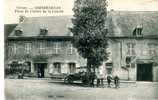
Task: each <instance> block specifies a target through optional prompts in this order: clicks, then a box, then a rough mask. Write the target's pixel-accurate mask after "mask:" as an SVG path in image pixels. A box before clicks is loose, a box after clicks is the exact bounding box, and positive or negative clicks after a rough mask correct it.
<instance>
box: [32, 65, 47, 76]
mask: <svg viewBox="0 0 158 100" xmlns="http://www.w3.org/2000/svg"><path fill="white" fill-rule="evenodd" d="M46 66H47V63H35V69H36V71H37V77H38V78H44V76H45V68H46Z"/></svg>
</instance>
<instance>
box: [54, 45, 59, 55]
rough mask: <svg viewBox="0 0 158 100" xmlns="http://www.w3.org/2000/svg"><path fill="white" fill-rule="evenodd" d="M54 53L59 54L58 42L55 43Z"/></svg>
mask: <svg viewBox="0 0 158 100" xmlns="http://www.w3.org/2000/svg"><path fill="white" fill-rule="evenodd" d="M54 49H55V54H59V50H60V47H59V43H55V48H54Z"/></svg>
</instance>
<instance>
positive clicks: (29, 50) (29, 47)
mask: <svg viewBox="0 0 158 100" xmlns="http://www.w3.org/2000/svg"><path fill="white" fill-rule="evenodd" d="M25 52H26V54H29V53H30V52H31V43H26V44H25Z"/></svg>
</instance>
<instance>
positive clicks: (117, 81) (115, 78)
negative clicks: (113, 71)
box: [114, 75, 120, 88]
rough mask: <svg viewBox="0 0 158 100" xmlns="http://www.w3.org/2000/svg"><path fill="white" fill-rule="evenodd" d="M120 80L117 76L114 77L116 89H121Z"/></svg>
mask: <svg viewBox="0 0 158 100" xmlns="http://www.w3.org/2000/svg"><path fill="white" fill-rule="evenodd" d="M119 80H120V78H119V77H118V76H117V75H116V76H115V77H114V84H115V88H119Z"/></svg>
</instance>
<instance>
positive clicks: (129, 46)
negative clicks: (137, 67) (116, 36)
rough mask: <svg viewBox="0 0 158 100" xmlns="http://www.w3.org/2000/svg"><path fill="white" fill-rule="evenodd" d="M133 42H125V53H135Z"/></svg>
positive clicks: (131, 54) (130, 54)
mask: <svg viewBox="0 0 158 100" xmlns="http://www.w3.org/2000/svg"><path fill="white" fill-rule="evenodd" d="M135 54H136V53H135V43H127V55H129V56H133V55H135Z"/></svg>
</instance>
